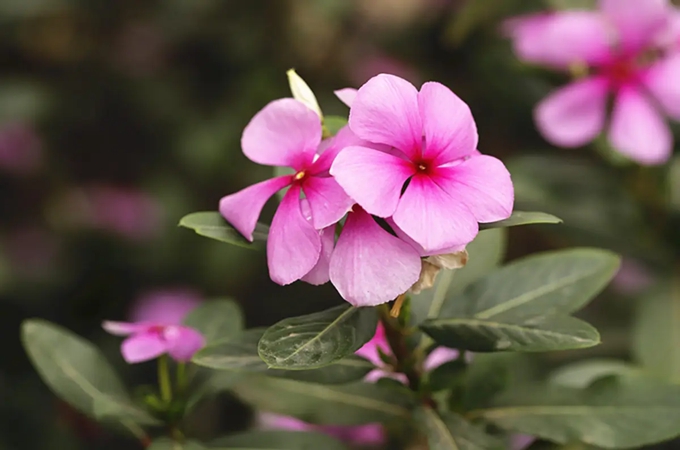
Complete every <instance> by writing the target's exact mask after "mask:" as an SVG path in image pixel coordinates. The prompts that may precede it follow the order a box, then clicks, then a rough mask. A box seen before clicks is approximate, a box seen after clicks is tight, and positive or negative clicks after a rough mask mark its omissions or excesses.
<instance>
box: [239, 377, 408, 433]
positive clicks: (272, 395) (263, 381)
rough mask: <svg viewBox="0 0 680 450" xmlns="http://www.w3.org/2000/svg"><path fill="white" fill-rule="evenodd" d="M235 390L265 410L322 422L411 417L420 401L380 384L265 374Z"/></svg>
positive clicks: (246, 380) (354, 421)
mask: <svg viewBox="0 0 680 450" xmlns="http://www.w3.org/2000/svg"><path fill="white" fill-rule="evenodd" d="M234 393H235V394H236V395H237V396H238V397H240V398H241V399H242V400H243V401H245V402H246V403H249V404H251V405H253V406H254V407H255V408H257V409H260V410H262V411H270V412H274V413H278V414H284V415H288V416H294V417H298V418H300V419H302V420H304V421H306V422H309V423H315V424H319V425H361V424H366V423H369V422H388V421H392V420H400V419H401V420H407V419H409V417H410V411H411V408H412V407H413V406H414V405H415V402H416V399H415V398H414V396H413V394H412V393H411V392H407V391H400V390H395V389H391V388H388V387H385V386H382V385H377V384H368V383H353V384H347V385H342V386H332V385H322V384H314V383H303V382H300V381H294V380H286V379H282V378H272V377H264V376H258V377H256V376H252V377H248V379H245V380H243V382H242V383H240V384H237V385H236V386H235V388H234Z"/></svg>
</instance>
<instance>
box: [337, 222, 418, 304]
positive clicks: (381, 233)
mask: <svg viewBox="0 0 680 450" xmlns="http://www.w3.org/2000/svg"><path fill="white" fill-rule="evenodd" d="M419 275H420V256H419V255H418V252H417V251H416V250H415V249H414V248H413V247H411V246H410V245H409V244H407V243H406V242H404V241H402V240H401V239H399V238H397V237H395V236H392V235H391V234H389V233H388V232H387V231H385V230H383V229H382V228H381V227H380V226H379V225H378V224H377V223H376V222H375V221H374V220H373V218H372V217H371V216H370V215H368V214H367V213H366V212H365V211H363V210H362V209H360V208H357V210H356V211H355V212H352V213H349V215H348V216H347V221H346V222H345V226H344V228H343V230H342V233H341V234H340V237H339V238H338V242H337V244H336V246H335V250H334V251H333V255H332V256H331V264H330V276H331V282H332V283H333V285H334V286H335V287H336V288H337V290H338V292H339V293H340V295H341V296H342V298H344V299H345V300H347V301H348V302H349V303H351V304H352V305H354V306H375V305H379V304H381V303H385V302H388V301H390V300H392V299H394V298H395V297H397V296H398V295H399V294H402V293H404V292H406V291H407V290H408V288H410V287H411V286H412V285H413V283H415V282H416V281H418V277H419Z"/></svg>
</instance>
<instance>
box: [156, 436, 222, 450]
mask: <svg viewBox="0 0 680 450" xmlns="http://www.w3.org/2000/svg"><path fill="white" fill-rule="evenodd" d="M206 449H207V447H205V446H204V445H202V444H201V443H200V442H196V441H186V442H183V443H179V442H175V441H173V440H171V439H168V438H159V439H157V440H155V441H153V443H152V444H151V445H150V446H149V447H147V450H206ZM211 449H212V450H219V449H217V448H212V447H211ZM224 450H227V449H224Z"/></svg>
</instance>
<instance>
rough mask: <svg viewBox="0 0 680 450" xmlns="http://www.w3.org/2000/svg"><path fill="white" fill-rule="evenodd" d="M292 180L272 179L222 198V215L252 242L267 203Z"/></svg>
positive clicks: (285, 178)
mask: <svg viewBox="0 0 680 450" xmlns="http://www.w3.org/2000/svg"><path fill="white" fill-rule="evenodd" d="M292 179H293V177H292V176H291V175H285V176H282V177H277V178H272V179H270V180H266V181H262V182H260V183H257V184H253V185H252V186H248V187H247V188H245V189H242V190H240V191H238V192H236V193H234V194H231V195H227V196H226V197H222V199H221V200H220V214H222V217H224V219H225V220H226V221H227V222H229V223H230V224H231V225H232V226H233V227H234V228H236V229H237V230H238V232H239V233H241V234H242V235H243V236H245V238H246V239H248V240H249V241H251V242H252V241H253V231H254V230H255V225H257V219H258V218H259V217H260V213H261V212H262V208H264V205H265V203H267V200H269V198H270V197H271V196H272V195H274V194H276V193H277V192H278V191H280V190H281V189H283V188H285V187H286V186H288V185H290V183H291V181H292Z"/></svg>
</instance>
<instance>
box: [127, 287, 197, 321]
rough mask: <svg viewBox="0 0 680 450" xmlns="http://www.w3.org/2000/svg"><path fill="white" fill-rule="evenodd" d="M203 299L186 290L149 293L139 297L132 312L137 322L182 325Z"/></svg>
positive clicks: (131, 314) (162, 290)
mask: <svg viewBox="0 0 680 450" xmlns="http://www.w3.org/2000/svg"><path fill="white" fill-rule="evenodd" d="M202 301H203V298H202V297H201V295H200V294H199V293H198V292H195V291H193V290H191V289H184V288H169V289H160V290H154V291H150V292H147V293H145V294H143V295H142V296H141V297H139V298H138V299H137V300H136V301H135V303H134V306H133V308H132V311H131V312H130V315H129V316H130V318H131V320H133V321H135V322H155V323H157V324H162V325H180V324H181V323H182V321H183V320H184V318H185V317H186V316H187V314H189V312H191V311H192V310H193V309H194V308H196V307H197V306H199V305H200V304H201V302H202Z"/></svg>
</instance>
